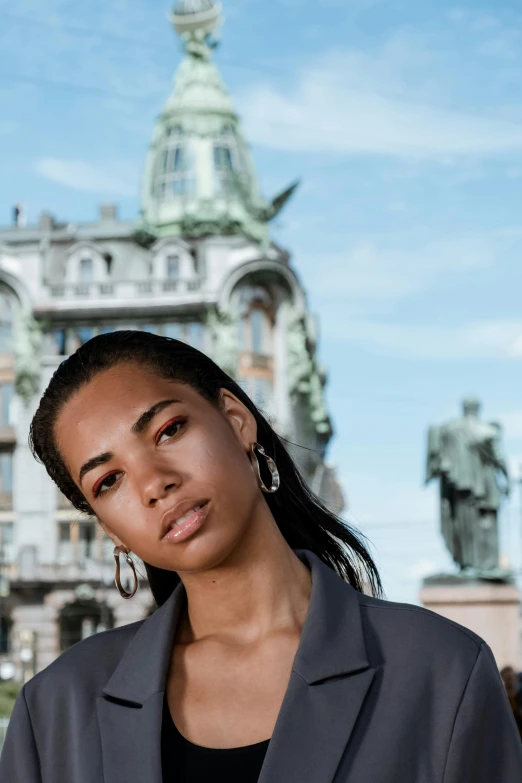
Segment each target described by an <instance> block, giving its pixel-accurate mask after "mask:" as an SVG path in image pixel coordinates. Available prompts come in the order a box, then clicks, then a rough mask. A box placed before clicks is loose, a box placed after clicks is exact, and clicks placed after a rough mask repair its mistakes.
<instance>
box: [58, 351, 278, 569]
mask: <svg viewBox="0 0 522 783" xmlns="http://www.w3.org/2000/svg"><path fill="white" fill-rule="evenodd" d="M222 393H223V410H222V411H220V410H218V409H217V408H216V407H214V406H213V405H211V404H210V403H209V402H207V401H206V400H205V399H204V398H203V397H201V395H199V394H198V393H197V392H196V391H195V390H194V389H193V388H192V387H190V386H187V385H185V384H182V383H177V382H173V381H169V380H165V379H163V378H161V377H159V376H157V375H155V374H153V373H152V372H151V371H149V370H147V369H145V368H143V367H141V366H140V365H136V364H121V365H118V366H116V367H113V368H111V369H110V370H107V371H104V372H102V373H100V374H99V375H97V376H96V377H95V378H94V379H93V380H92V381H91V382H90V383H89V384H88V385H87V386H85V387H84V388H83V389H81V390H80V391H78V392H77V393H76V395H75V396H74V397H73V398H71V400H69V402H67V404H66V405H65V406H64V408H63V409H62V411H61V413H60V416H59V418H58V420H57V422H56V426H55V437H56V442H57V446H58V448H59V450H60V453H61V455H62V457H63V459H64V461H65V463H66V465H67V467H68V469H69V471H70V473H71V476H72V478H73V480H74V481H75V483H76V484H77V486H78V487H79V488H80V490H81V491H82V493H83V495H84V496H85V498H86V499H87V501H88V503H89V504H90V506H91V508H92V509H93V511H94V512H95V514H96V515H97V517H98V519H99V520H100V522H101V523H102V525H103V527H104V529H105V530H106V532H107V533H108V534H109V535H110V536H111V538H112V539H113V541H114V542H115V543H116V544H124V545H125V546H127V547H128V548H129V549H130V550H132V551H133V552H135V553H136V554H137V555H138V556H139V557H140V558H142V560H144V561H145V562H147V563H149V564H151V565H154V566H156V567H158V568H163V569H167V570H172V571H179V572H183V571H186V572H191V571H198V570H205V569H207V568H212V567H214V566H217V565H218V564H219V563H221V562H222V561H223V560H224V559H225V558H226V557H227V556H228V555H229V554H230V553H231V552H232V551H233V549H234V548H235V547H236V546H237V544H238V543H239V541H240V540H241V538H242V537H243V536H244V534H245V532H246V531H247V529H248V525H249V523H250V521H251V520H252V519H253V518H254V517H255V516H257V514H256V512H257V511H258V510H260V509H261V507H262V506H264V508H265V510H266V509H267V507H266V504H265V501H264V498H263V496H262V494H261V492H260V490H259V488H258V486H257V482H256V479H255V476H254V472H253V470H252V467H251V463H250V460H249V458H248V449H249V446H250V444H251V443H252V442H254V441H255V440H256V437H257V431H256V429H257V428H256V423H255V419H254V417H253V416H252V414H251V413H250V412H249V411H248V409H247V408H245V407H244V406H243V404H242V403H240V402H239V400H238V399H237V398H236V397H235V396H234V395H233V394H231V393H230V392H228V391H226V390H223V392H222ZM176 523H177V524H176Z"/></svg>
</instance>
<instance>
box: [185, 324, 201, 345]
mask: <svg viewBox="0 0 522 783" xmlns="http://www.w3.org/2000/svg"><path fill="white" fill-rule="evenodd" d="M186 341H187V342H188V343H189V344H190V345H192V346H194V348H201V343H202V342H203V324H202V323H200V322H199V321H191V322H190V323H188V324H187V336H186Z"/></svg>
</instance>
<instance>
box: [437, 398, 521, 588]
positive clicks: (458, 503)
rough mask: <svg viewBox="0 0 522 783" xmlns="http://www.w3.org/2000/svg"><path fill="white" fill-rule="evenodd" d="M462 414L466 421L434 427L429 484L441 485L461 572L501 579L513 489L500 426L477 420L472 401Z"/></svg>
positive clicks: (445, 529) (447, 531)
mask: <svg viewBox="0 0 522 783" xmlns="http://www.w3.org/2000/svg"><path fill="white" fill-rule="evenodd" d="M463 410H464V416H463V417H462V418H460V419H455V420H453V421H450V422H448V423H446V424H442V425H441V426H437V427H431V428H430V430H429V433H428V460H427V472H426V483H428V482H429V481H431V480H432V479H434V478H438V479H439V481H440V521H441V532H442V535H443V537H444V540H445V542H446V546H447V547H448V549H449V551H450V553H451V555H452V557H453V560H454V561H455V562H456V563H457V564H458V565H459V566H460V569H461V572H465V573H466V574H469V575H470V576H478V577H481V576H484V577H486V578H487V577H490V578H491V577H498V578H502V576H503V575H505V574H506V572H505V571H502V569H501V568H500V564H499V535H498V510H499V507H500V503H501V500H502V496H507V495H509V490H510V485H509V474H508V469H507V465H506V461H505V459H504V456H503V453H502V445H501V438H502V428H501V426H500V424H498V423H496V422H484V421H482V420H481V419H480V418H479V411H480V402H479V401H478V400H477V399H475V398H473V397H468V398H466V399H465V400H464V403H463Z"/></svg>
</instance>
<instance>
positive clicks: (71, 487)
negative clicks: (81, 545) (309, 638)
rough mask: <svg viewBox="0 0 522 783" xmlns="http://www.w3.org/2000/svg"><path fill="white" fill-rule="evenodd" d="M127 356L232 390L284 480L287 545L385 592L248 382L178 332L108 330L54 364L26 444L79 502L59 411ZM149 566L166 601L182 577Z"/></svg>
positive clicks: (273, 504)
mask: <svg viewBox="0 0 522 783" xmlns="http://www.w3.org/2000/svg"><path fill="white" fill-rule="evenodd" d="M130 362H132V363H135V364H138V365H140V366H142V367H144V368H146V369H147V370H149V371H152V372H154V373H156V374H157V375H158V376H160V377H161V378H165V379H168V380H172V381H178V382H180V383H186V384H188V385H189V386H191V387H192V388H193V389H194V390H195V391H197V392H198V393H199V394H201V396H202V397H204V398H205V399H206V400H207V401H208V402H210V403H211V404H213V405H215V406H216V407H219V406H220V404H221V393H220V390H221V389H228V390H229V391H230V392H232V393H233V394H234V395H235V396H236V397H237V398H238V399H239V400H240V401H241V402H242V403H243V404H244V405H245V407H246V408H248V410H249V411H250V412H251V413H252V414H253V416H254V417H255V420H256V423H257V439H258V442H259V443H261V445H262V446H263V447H264V449H265V451H266V453H267V454H269V455H270V456H271V457H272V458H273V459H274V460H275V462H276V464H277V468H278V470H279V473H280V476H281V487H280V489H279V490H278V491H277V492H275V493H274V494H270V495H266V496H265V497H266V501H267V503H268V506H269V508H270V511H271V512H272V514H273V516H274V518H275V521H276V523H277V525H278V527H279V529H280V531H281V533H282V535H283V536H284V538H285V539H286V541H287V542H288V544H289V546H290V547H292V549H308V550H311V551H312V552H314V553H315V554H316V555H317V556H318V557H319V558H321V560H322V561H323V562H324V563H326V565H328V566H329V567H330V568H332V569H333V570H334V571H336V572H337V573H338V574H339V576H341V577H342V578H343V579H345V580H346V581H347V582H349V583H350V584H351V585H352V586H353V587H354V588H356V589H357V590H359V591H360V592H363V591H369V592H371V593H372V594H373V595H375V596H381V595H382V584H381V580H380V577H379V573H378V570H377V567H376V565H375V563H374V561H373V559H372V557H371V555H370V552H369V551H368V549H367V547H366V545H365V544H364V543H363V539H364V536H363V535H362V534H361V533H360V532H358V531H356V530H354V529H353V528H351V527H350V526H349V525H348V524H346V523H345V522H344V521H342V520H341V519H340V518H339V517H338V516H336V515H335V514H333V513H332V512H331V511H329V510H328V509H327V508H326V506H325V505H324V504H323V503H322V502H321V500H320V499H319V498H318V497H316V495H314V494H313V493H312V492H311V490H310V489H309V488H308V486H307V485H306V483H305V481H304V479H303V477H302V476H301V474H300V473H299V470H298V469H297V467H296V465H295V463H294V461H293V460H292V458H291V456H290V454H289V453H288V451H287V449H286V448H285V446H284V445H283V442H282V440H281V438H280V437H279V436H278V435H277V434H276V432H275V431H274V430H273V428H272V427H271V426H270V424H269V423H268V421H267V420H266V418H265V417H264V416H263V415H262V413H261V412H260V411H259V410H258V409H257V407H256V406H255V405H254V403H253V402H252V400H251V399H250V398H249V397H248V395H247V394H246V393H245V392H244V391H243V389H242V388H241V387H240V386H239V385H238V384H237V383H236V382H235V381H234V380H233V379H232V378H231V377H230V376H229V375H227V374H226V373H225V372H224V371H223V370H222V369H221V368H220V367H218V365H217V364H216V363H215V362H213V361H212V359H210V358H209V357H208V356H206V355H205V354H204V353H202V352H201V351H198V350H197V349H196V348H193V347H192V346H190V345H187V344H186V343H183V342H181V341H179V340H174V339H171V338H168V337H160V336H158V335H154V334H151V333H148V332H141V331H118V332H113V333H109V334H103V335H99V336H98V337H94V338H93V339H92V340H89V342H87V343H86V344H85V345H83V346H82V347H81V348H79V349H78V350H77V351H76V352H75V353H73V354H72V355H71V356H69V357H68V358H67V359H65V360H64V361H63V362H62V363H61V364H60V366H59V367H58V368H57V370H56V371H55V373H54V375H53V376H52V378H51V381H50V383H49V386H48V387H47V389H46V391H45V393H44V395H43V397H42V399H41V401H40V405H39V407H38V410H37V411H36V413H35V415H34V417H33V420H32V422H31V427H30V433H29V445H30V448H31V451H32V453H33V455H34V457H35V458H36V459H37V460H38V461H39V462H41V463H42V464H43V465H44V466H45V468H46V470H47V473H48V474H49V476H50V477H51V479H52V480H53V481H54V482H55V484H56V485H57V486H58V488H59V490H60V491H61V492H62V493H63V494H64V495H65V497H66V498H68V499H69V500H70V502H71V503H72V504H73V506H74V507H75V508H77V509H78V510H79V511H82V512H84V513H86V514H90V515H92V516H94V512H93V510H92V508H91V507H90V505H89V503H88V502H87V500H86V498H85V497H84V495H83V494H82V492H81V491H80V489H79V488H78V487H77V485H76V484H75V483H74V481H73V479H72V477H71V475H70V473H69V471H68V469H67V467H66V465H65V462H64V460H63V458H62V455H61V454H60V452H59V449H58V447H57V444H56V437H55V431H54V430H55V424H56V421H57V418H58V416H59V414H60V411H61V410H62V409H63V407H64V405H65V404H66V403H67V401H68V400H70V398H71V397H72V396H73V395H74V394H75V393H76V392H77V391H78V390H79V389H81V388H82V387H84V386H85V385H86V384H88V383H89V382H90V381H91V380H92V379H93V378H94V377H95V376H96V375H97V374H98V373H100V372H103V371H104V370H108V369H110V368H112V367H114V366H116V365H118V364H122V363H130ZM145 567H146V570H147V576H148V580H149V585H150V589H151V591H152V594H153V596H154V599H155V601H156V603H157V605H158V606H161V604H163V603H164V602H165V601H166V600H167V599H168V598H169V596H170V595H171V593H172V591H173V590H174V588H175V587H176V585H177V584H178V583H179V576H178V575H177V574H176V573H175V572H174V571H167V570H163V569H160V568H156V567H155V566H152V565H150V564H148V563H145Z"/></svg>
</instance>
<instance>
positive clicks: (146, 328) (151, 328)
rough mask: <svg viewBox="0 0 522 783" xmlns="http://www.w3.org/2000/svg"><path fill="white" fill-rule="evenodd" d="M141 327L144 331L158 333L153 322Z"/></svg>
mask: <svg viewBox="0 0 522 783" xmlns="http://www.w3.org/2000/svg"><path fill="white" fill-rule="evenodd" d="M141 328H142V331H144V332H149V333H150V334H159V327H158V326H156V325H155V324H145V325H144V326H142V327H141Z"/></svg>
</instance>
